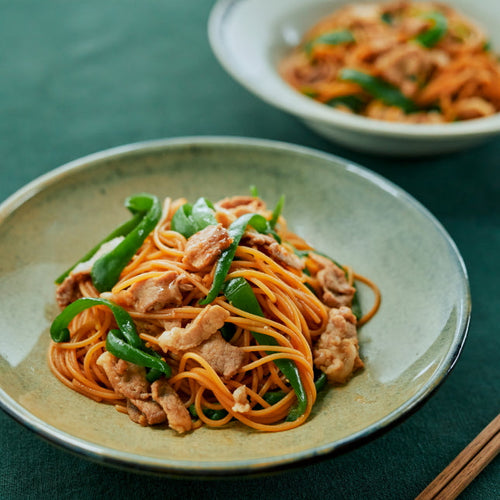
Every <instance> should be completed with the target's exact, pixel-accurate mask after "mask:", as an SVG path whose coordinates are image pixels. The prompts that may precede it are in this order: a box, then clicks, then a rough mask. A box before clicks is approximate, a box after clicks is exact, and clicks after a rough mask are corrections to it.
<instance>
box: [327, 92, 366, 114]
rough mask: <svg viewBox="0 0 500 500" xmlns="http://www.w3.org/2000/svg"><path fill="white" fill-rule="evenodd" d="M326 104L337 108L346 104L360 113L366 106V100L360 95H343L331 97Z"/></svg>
mask: <svg viewBox="0 0 500 500" xmlns="http://www.w3.org/2000/svg"><path fill="white" fill-rule="evenodd" d="M325 104H327V105H328V106H332V107H333V108H336V107H337V106H346V107H347V108H349V109H350V110H351V111H353V112H354V113H359V112H360V111H361V110H362V109H363V108H364V107H365V101H364V100H363V99H362V98H361V97H359V96H358V95H355V94H352V95H343V96H339V97H334V98H333V99H330V100H329V101H327V102H326V103H325Z"/></svg>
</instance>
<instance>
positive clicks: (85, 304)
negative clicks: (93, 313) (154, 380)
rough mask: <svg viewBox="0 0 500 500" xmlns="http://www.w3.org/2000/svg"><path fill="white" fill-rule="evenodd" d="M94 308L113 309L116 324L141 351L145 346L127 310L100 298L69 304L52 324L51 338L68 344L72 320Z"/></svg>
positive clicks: (85, 298)
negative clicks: (69, 327)
mask: <svg viewBox="0 0 500 500" xmlns="http://www.w3.org/2000/svg"><path fill="white" fill-rule="evenodd" d="M94 306H106V307H109V309H111V312H112V313H113V316H114V317H115V320H116V324H117V325H118V328H120V330H121V331H122V333H123V335H124V337H125V338H126V340H127V342H128V343H129V344H130V345H131V346H133V347H136V348H137V349H141V348H142V347H143V346H144V344H143V342H142V340H141V338H140V337H139V334H138V333H137V330H136V329H135V325H134V322H133V321H132V318H131V317H130V314H129V313H128V312H127V311H125V309H123V308H121V307H120V306H117V305H116V304H113V302H110V301H109V300H106V299H101V298H99V297H83V298H81V299H78V300H75V301H74V302H72V303H71V304H69V305H68V306H67V307H66V308H65V309H64V310H63V311H62V312H61V313H60V314H59V315H58V316H57V317H56V318H55V319H54V321H53V322H52V325H51V326H50V336H51V337H52V340H53V341H54V342H68V340H69V338H70V337H69V330H68V325H69V324H70V322H71V320H72V319H73V318H74V317H75V316H76V315H77V314H80V313H81V312H82V311H85V309H89V308H90V307H94Z"/></svg>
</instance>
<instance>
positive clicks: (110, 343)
mask: <svg viewBox="0 0 500 500" xmlns="http://www.w3.org/2000/svg"><path fill="white" fill-rule="evenodd" d="M106 350H107V351H109V352H110V353H111V354H113V355H114V356H116V357H117V358H120V359H123V360H125V361H128V362H129V363H133V364H134V365H139V366H144V367H146V368H152V370H151V372H153V370H154V371H159V372H162V373H164V374H165V376H166V377H170V375H171V374H172V370H171V368H170V366H168V365H167V363H165V361H163V360H162V359H160V358H159V357H156V356H153V355H152V354H148V353H147V352H144V351H141V349H138V348H137V347H134V346H132V345H130V344H129V343H127V342H126V341H125V339H124V338H123V335H122V331H121V330H110V331H109V332H108V335H107V337H106ZM151 372H150V373H151ZM156 376H157V374H156V373H155V377H156Z"/></svg>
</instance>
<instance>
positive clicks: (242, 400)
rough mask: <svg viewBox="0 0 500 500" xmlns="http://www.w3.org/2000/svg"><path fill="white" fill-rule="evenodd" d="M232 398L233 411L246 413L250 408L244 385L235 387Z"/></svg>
mask: <svg viewBox="0 0 500 500" xmlns="http://www.w3.org/2000/svg"><path fill="white" fill-rule="evenodd" d="M233 398H234V405H233V407H232V410H233V411H236V412H238V413H246V412H247V411H250V410H251V409H252V408H251V406H250V403H249V402H248V397H247V386H246V385H240V386H239V387H237V388H236V389H235V390H234V392H233Z"/></svg>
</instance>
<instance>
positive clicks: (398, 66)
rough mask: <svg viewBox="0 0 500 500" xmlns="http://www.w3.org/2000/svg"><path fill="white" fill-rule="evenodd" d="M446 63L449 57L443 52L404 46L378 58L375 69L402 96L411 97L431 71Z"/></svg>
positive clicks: (409, 45)
mask: <svg viewBox="0 0 500 500" xmlns="http://www.w3.org/2000/svg"><path fill="white" fill-rule="evenodd" d="M448 62H449V57H448V55H447V54H446V53H445V52H443V51H440V50H428V49H425V48H423V47H419V46H418V45H417V44H405V45H400V46H396V47H394V48H393V49H391V50H389V51H388V52H386V53H384V54H382V55H381V56H380V57H378V58H377V60H376V61H375V69H376V71H377V72H378V75H379V76H381V77H382V78H383V79H384V80H387V81H388V82H390V83H392V84H393V85H396V86H397V87H399V88H400V89H401V91H402V92H403V94H405V95H406V96H408V97H413V96H414V95H415V94H416V93H417V92H418V91H419V90H420V85H421V83H422V82H425V81H426V80H427V79H428V77H429V75H430V74H431V73H432V71H434V70H435V69H437V68H442V67H444V66H446V65H447V64H448Z"/></svg>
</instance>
